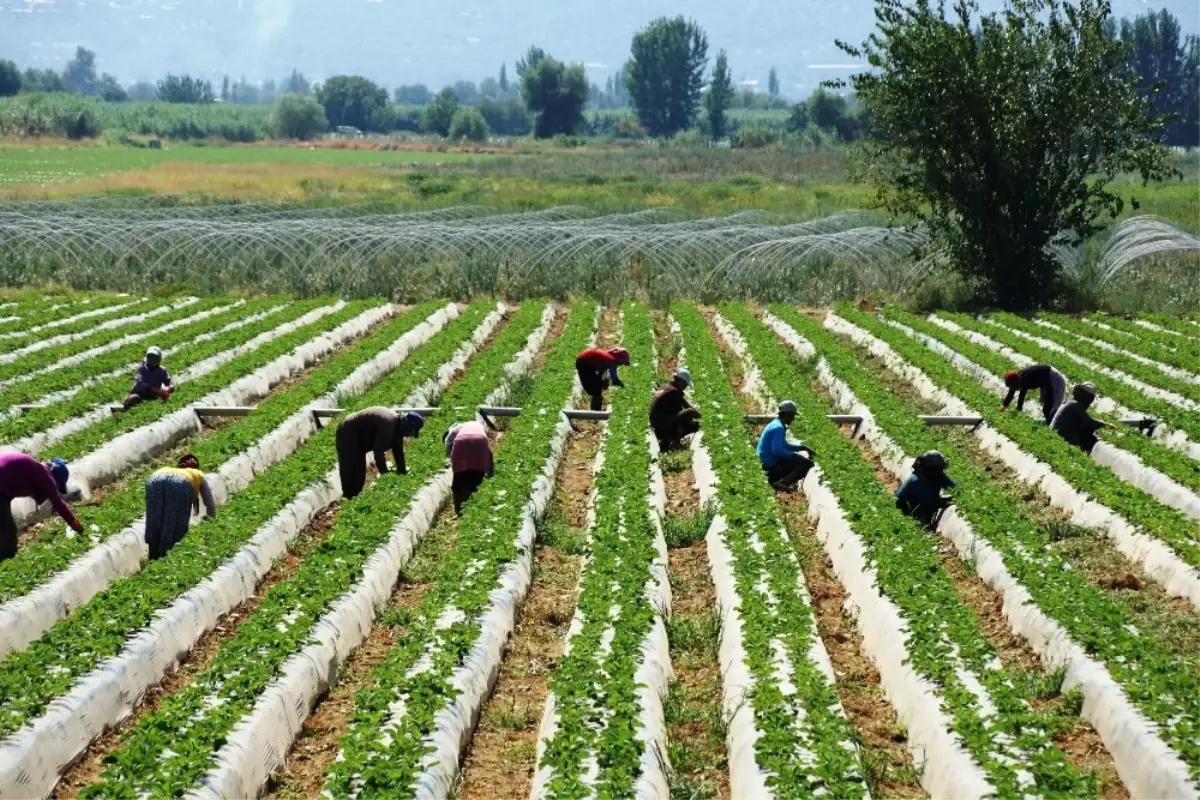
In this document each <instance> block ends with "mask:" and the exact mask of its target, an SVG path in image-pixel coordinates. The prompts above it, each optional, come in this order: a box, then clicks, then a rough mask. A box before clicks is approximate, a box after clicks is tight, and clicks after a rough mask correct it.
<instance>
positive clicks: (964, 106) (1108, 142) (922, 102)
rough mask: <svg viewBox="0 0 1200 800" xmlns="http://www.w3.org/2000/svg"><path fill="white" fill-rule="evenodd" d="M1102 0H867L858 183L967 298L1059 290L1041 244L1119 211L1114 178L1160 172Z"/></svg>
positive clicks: (1038, 296) (1016, 301) (1045, 298)
mask: <svg viewBox="0 0 1200 800" xmlns="http://www.w3.org/2000/svg"><path fill="white" fill-rule="evenodd" d="M1108 15H1109V7H1108V4H1107V2H1105V1H1104V0H1079V4H1078V5H1067V4H1065V3H1064V2H1062V1H1061V0H1009V2H1008V3H1007V4H1006V6H1005V8H1004V10H1003V11H1001V12H999V13H994V14H987V15H982V16H980V15H979V13H978V8H977V6H975V5H974V3H972V2H969V0H958V2H957V3H956V4H955V6H954V9H953V12H952V14H951V16H950V17H947V15H946V9H945V8H944V7H942V6H933V5H931V3H930V0H916V2H915V4H914V5H911V6H905V5H903V4H902V2H901V0H876V6H875V18H876V21H877V24H878V30H877V31H876V32H875V33H874V34H873V35H872V36H871V38H870V40H869V41H868V42H866V43H864V44H863V45H862V46H861V47H853V46H850V45H847V44H845V43H843V42H839V43H838V46H839V47H841V48H842V50H844V51H845V52H846V53H847V54H848V55H850V56H852V57H854V58H865V60H866V61H867V63H868V64H869V66H870V68H871V69H870V71H869V72H863V73H859V74H856V75H854V76H853V77H852V78H851V81H852V83H853V86H854V89H855V91H856V92H857V96H858V99H859V101H860V102H861V103H863V104H864V105H865V108H866V110H867V112H868V114H869V115H870V120H871V128H872V131H873V134H874V137H875V138H873V139H872V140H868V141H867V143H866V144H865V145H864V146H863V151H864V155H865V157H866V164H867V167H866V172H865V174H863V175H862V177H867V178H870V179H872V180H874V181H875V182H876V186H877V187H878V189H877V192H878V200H879V202H880V203H881V205H882V206H883V207H884V208H886V209H888V210H889V211H891V212H892V213H894V214H897V215H901V216H907V217H910V218H912V219H914V220H917V221H919V222H923V223H924V224H925V225H926V226H927V228H928V230H929V233H930V235H931V236H932V237H933V242H935V243H936V244H937V245H939V246H941V247H942V248H944V250H943V252H944V253H945V254H946V255H947V256H948V257H949V259H950V263H951V264H952V265H953V267H954V269H955V270H957V271H958V272H959V273H960V274H961V275H962V276H963V277H964V278H965V279H966V282H967V284H968V285H969V286H970V287H971V288H972V289H973V290H974V292H975V295H976V299H977V300H978V301H979V302H982V303H986V304H990V305H999V306H1001V307H1004V308H1013V309H1026V308H1031V307H1041V306H1045V305H1049V304H1051V303H1053V302H1054V301H1055V300H1056V299H1057V298H1058V297H1060V296H1061V295H1060V292H1061V290H1062V289H1063V282H1062V275H1061V267H1060V265H1059V262H1058V261H1057V260H1056V259H1055V258H1054V256H1052V255H1051V254H1050V252H1049V251H1048V246H1049V245H1051V244H1054V243H1061V242H1078V241H1081V240H1082V239H1084V238H1085V237H1087V236H1089V235H1091V234H1093V233H1095V232H1096V231H1097V230H1099V229H1100V227H1101V220H1102V219H1103V218H1105V217H1116V216H1117V215H1119V214H1120V213H1121V211H1122V210H1123V208H1124V202H1123V201H1122V199H1121V197H1120V196H1119V195H1118V194H1116V193H1114V192H1113V191H1111V189H1110V188H1109V187H1110V181H1111V180H1112V179H1113V178H1114V177H1115V176H1116V175H1118V174H1122V173H1126V172H1136V173H1139V174H1140V175H1141V177H1142V178H1143V180H1157V179H1163V178H1166V177H1168V176H1169V175H1170V174H1172V170H1171V169H1170V167H1169V166H1168V160H1167V158H1168V157H1167V152H1166V150H1165V149H1164V148H1163V147H1161V146H1160V145H1159V144H1157V143H1156V142H1155V141H1154V137H1156V136H1157V135H1158V134H1159V132H1160V131H1161V130H1162V120H1161V119H1157V118H1155V117H1153V116H1152V115H1151V114H1150V113H1149V112H1150V102H1149V100H1148V99H1147V98H1146V97H1144V96H1143V95H1141V94H1140V93H1139V92H1138V90H1137V86H1136V79H1135V76H1134V75H1133V74H1132V71H1131V70H1129V69H1128V68H1122V66H1121V65H1122V64H1123V63H1124V62H1125V59H1126V57H1127V48H1126V47H1125V46H1123V45H1122V44H1121V43H1119V42H1116V41H1114V40H1113V39H1112V38H1111V37H1110V36H1107V35H1105V33H1104V23H1105V21H1106V19H1107V17H1108Z"/></svg>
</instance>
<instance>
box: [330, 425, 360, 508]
mask: <svg viewBox="0 0 1200 800" xmlns="http://www.w3.org/2000/svg"><path fill="white" fill-rule="evenodd" d="M336 444H337V456H338V476H339V477H340V478H341V479H342V496H343V497H345V498H347V499H349V498H354V497H358V496H359V495H360V494H361V493H362V490H363V486H365V485H366V483H367V454H366V453H363V452H360V451H359V449H358V445H357V444H356V443H355V442H354V440H353V437H352V436H351V435H350V433H349V432H345V431H343V430H342V429H341V428H339V429H338V431H337V439H336Z"/></svg>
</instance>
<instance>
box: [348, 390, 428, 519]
mask: <svg viewBox="0 0 1200 800" xmlns="http://www.w3.org/2000/svg"><path fill="white" fill-rule="evenodd" d="M424 425H425V419H424V418H423V417H422V416H421V415H420V414H418V413H416V412H414V411H409V412H406V413H405V414H403V415H401V414H397V413H396V412H395V411H393V410H392V409H390V408H384V407H382V406H375V407H373V408H364V409H363V410H362V411H356V412H354V413H353V414H349V415H347V416H346V418H345V419H343V420H342V421H341V422H339V423H338V426H337V434H336V443H337V456H338V473H339V474H340V475H341V478H342V494H343V495H344V496H346V497H348V498H352V497H358V495H359V494H360V493H361V492H362V490H363V485H364V484H365V483H366V482H367V464H366V456H367V453H374V454H375V466H376V467H377V468H378V469H379V474H380V475H384V474H386V473H387V471H388V468H387V451H388V450H391V451H392V455H393V456H394V457H395V459H396V471H397V472H399V473H400V474H401V475H407V474H408V465H407V464H405V463H404V437H405V436H407V437H409V438H410V439H415V438H417V437H418V436H420V434H421V428H422V427H424Z"/></svg>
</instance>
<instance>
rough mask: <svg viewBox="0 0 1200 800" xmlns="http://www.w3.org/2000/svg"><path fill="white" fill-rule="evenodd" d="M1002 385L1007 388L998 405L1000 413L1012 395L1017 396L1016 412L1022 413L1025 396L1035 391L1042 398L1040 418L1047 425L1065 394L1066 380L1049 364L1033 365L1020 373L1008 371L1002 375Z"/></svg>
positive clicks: (1005, 407) (1010, 400)
mask: <svg viewBox="0 0 1200 800" xmlns="http://www.w3.org/2000/svg"><path fill="white" fill-rule="evenodd" d="M1004 385H1005V386H1007V387H1008V394H1007V395H1005V396H1004V402H1003V403H1001V404H1000V410H1001V411H1004V410H1006V409H1007V408H1008V406H1009V404H1010V403H1012V399H1013V395H1017V411H1024V410H1025V395H1026V394H1027V393H1028V392H1029V391H1030V390H1031V389H1037V390H1038V392H1039V393H1040V394H1041V396H1042V416H1043V417H1044V418H1045V420H1046V424H1047V425H1049V424H1050V420H1052V419H1054V412H1055V411H1058V407H1059V406H1060V405H1062V401H1063V397H1064V396H1065V395H1066V393H1067V379H1066V378H1064V377H1063V374H1062V373H1061V372H1059V371H1058V370H1056V369H1055V368H1054V367H1052V366H1050V365H1049V364H1034V365H1033V366H1030V367H1026V368H1025V369H1023V370H1021V371H1020V372H1016V371H1011V370H1010V371H1009V372H1006V373H1004Z"/></svg>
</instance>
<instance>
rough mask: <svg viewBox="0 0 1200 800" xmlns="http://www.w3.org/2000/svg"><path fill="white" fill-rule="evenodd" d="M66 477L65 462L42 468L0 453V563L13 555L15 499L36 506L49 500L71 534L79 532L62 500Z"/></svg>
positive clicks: (21, 456) (29, 458)
mask: <svg viewBox="0 0 1200 800" xmlns="http://www.w3.org/2000/svg"><path fill="white" fill-rule="evenodd" d="M70 475H71V473H70V471H69V470H68V469H67V462H65V461H63V460H62V459H61V458H56V459H54V460H53V461H50V462H49V463H46V464H43V463H42V462H40V461H38V460H37V459H36V458H34V457H33V456H27V455H25V454H24V453H0V561H4V560H7V559H10V558H12V557H13V556H15V555H16V554H17V523H16V521H15V520H13V515H12V501H13V500H16V499H17V498H18V497H30V498H32V499H33V501H34V502H35V503H37V504H38V505H41V504H42V503H44V502H46V501H47V500H49V501H50V503H51V504H52V505H53V506H54V510H55V511H57V512H58V515H59V516H60V517H62V518H63V519H64V520H65V521H66V523H67V524H68V525H70V526H71V530H73V531H75V532H76V533H82V532H83V525H82V523H80V522H79V518H78V517H76V516H75V514H74V512H72V511H71V507H70V506H69V505H67V501H66V500H63V495H64V494H66V493H67V479H68V478H69V477H70Z"/></svg>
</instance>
